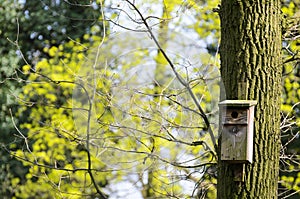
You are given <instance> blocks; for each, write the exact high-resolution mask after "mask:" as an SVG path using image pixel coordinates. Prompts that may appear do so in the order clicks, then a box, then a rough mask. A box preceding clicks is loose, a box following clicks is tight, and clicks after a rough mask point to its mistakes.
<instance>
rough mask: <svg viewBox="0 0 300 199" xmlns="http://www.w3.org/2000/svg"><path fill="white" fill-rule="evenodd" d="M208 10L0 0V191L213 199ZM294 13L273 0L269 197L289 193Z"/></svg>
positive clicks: (214, 86) (215, 89) (213, 33)
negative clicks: (276, 59)
mask: <svg viewBox="0 0 300 199" xmlns="http://www.w3.org/2000/svg"><path fill="white" fill-rule="evenodd" d="M219 3H220V2H219V1H215V0H213V1H202V0H199V1H179V0H178V1H177V0H176V1H174V0H173V1H171V0H170V1H168V0H164V1H157V0H148V1H90V0H83V1H75V0H72V1H62V0H61V1H57V0H39V1H34V0H27V1H14V2H12V1H8V0H1V1H0V16H1V17H0V22H1V23H0V35H1V40H0V42H1V45H0V52H1V58H0V63H1V67H0V72H1V73H0V76H1V79H0V83H1V90H0V92H1V96H0V101H1V113H0V132H1V136H0V141H1V151H0V155H1V159H0V161H1V162H0V166H1V168H0V169H1V172H0V182H1V190H0V192H1V193H0V195H1V196H3V197H4V198H83V197H85V198H95V197H98V198H106V197H108V198H126V197H127V198H172V197H173V198H216V191H215V190H216V188H215V187H216V182H217V181H216V151H215V149H214V144H215V139H217V137H218V136H217V132H218V102H219V95H220V92H219V90H221V91H222V80H221V79H220V76H219V55H218V46H219V37H220V24H219V17H218V15H217V13H216V12H214V11H215V10H216V9H217V8H218V4H219ZM299 7H300V1H299V0H294V1H290V0H282V23H283V25H282V27H283V47H282V51H283V63H284V65H283V66H282V67H283V80H282V88H283V95H282V105H281V110H282V124H281V132H282V133H281V136H282V137H281V140H282V144H281V162H280V179H279V182H278V183H279V193H278V194H279V197H280V198H298V197H299V195H300V174H299V147H298V146H299V144H300V143H299V142H300V141H299V139H300V138H299V126H300V106H299V101H300V100H299V98H300V89H299V84H300V81H299V78H300V67H299V59H300V56H299V54H298V52H299V45H300V41H299V39H300V36H299V33H300V30H299V29H300V22H299V21H300V20H299V17H300V12H299V9H298V8H299ZM148 27H149V29H147V28H148ZM157 44H158V45H157ZM161 49H163V50H164V51H162V50H161ZM164 52H166V53H167V54H168V57H169V58H170V60H167V59H166V57H165V55H164ZM168 61H171V63H172V64H173V65H171V67H170V63H169V62H168ZM172 66H173V67H172ZM270 100H272V99H270ZM199 107H200V109H199ZM201 110H202V111H203V112H202V111H201ZM203 116H205V117H204V118H207V121H209V125H207V123H206V122H207V121H206V120H203ZM208 127H209V128H208Z"/></svg>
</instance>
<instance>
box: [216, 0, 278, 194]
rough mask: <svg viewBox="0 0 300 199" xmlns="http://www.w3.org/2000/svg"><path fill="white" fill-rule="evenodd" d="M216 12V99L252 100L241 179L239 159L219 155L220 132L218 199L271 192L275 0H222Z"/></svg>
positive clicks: (273, 182) (275, 170)
mask: <svg viewBox="0 0 300 199" xmlns="http://www.w3.org/2000/svg"><path fill="white" fill-rule="evenodd" d="M219 12H220V13H219V14H220V18H221V46H220V54H221V76H222V79H223V82H224V87H225V90H226V96H223V97H222V100H224V99H242V100H243V99H247V100H257V102H258V103H257V106H256V108H255V111H256V112H255V119H254V146H253V149H254V151H253V163H249V164H245V174H244V177H243V180H242V181H239V182H236V181H234V177H235V176H234V170H235V168H237V167H240V166H241V165H232V164H230V163H228V162H224V161H221V160H220V143H221V142H220V140H221V137H222V135H221V134H220V139H219V161H218V199H234V198H238V199H243V198H247V199H254V198H255V199H257V198H266V199H270V198H277V186H278V185H277V184H278V173H279V149H280V95H281V92H280V91H281V70H282V69H281V68H282V67H281V21H280V19H281V13H280V0H260V1H249V0H222V3H221V7H220V11H219ZM241 84H242V85H243V86H242V87H239V85H241ZM240 88H242V89H240ZM238 90H240V91H239V92H238Z"/></svg>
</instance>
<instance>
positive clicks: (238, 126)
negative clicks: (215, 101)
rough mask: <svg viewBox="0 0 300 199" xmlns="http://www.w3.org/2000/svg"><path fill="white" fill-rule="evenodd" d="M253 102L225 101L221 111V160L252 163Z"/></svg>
mask: <svg viewBox="0 0 300 199" xmlns="http://www.w3.org/2000/svg"><path fill="white" fill-rule="evenodd" d="M256 104H257V102H256V101H253V100H225V101H222V102H220V103H219V106H220V111H221V134H222V137H221V139H222V140H221V160H224V161H230V162H232V163H246V162H249V163H252V158H253V126H254V107H255V105H256Z"/></svg>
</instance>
